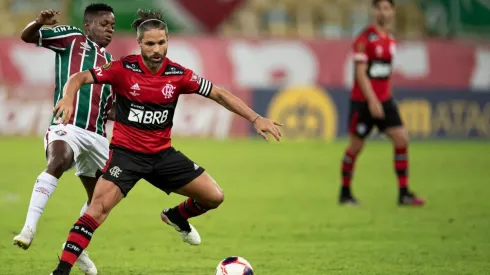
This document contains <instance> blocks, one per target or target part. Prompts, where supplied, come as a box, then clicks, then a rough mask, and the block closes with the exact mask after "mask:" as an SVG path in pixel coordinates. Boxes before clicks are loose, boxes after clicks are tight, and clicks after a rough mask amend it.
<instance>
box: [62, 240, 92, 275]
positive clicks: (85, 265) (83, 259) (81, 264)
mask: <svg viewBox="0 0 490 275" xmlns="http://www.w3.org/2000/svg"><path fill="white" fill-rule="evenodd" d="M65 244H66V243H64V244H63V247H62V249H65ZM76 263H77V265H78V268H80V270H81V271H82V272H83V273H85V275H97V268H96V267H95V264H94V262H92V260H90V258H89V256H88V252H87V251H85V250H84V251H82V254H80V256H79V257H78V259H77V262H76Z"/></svg>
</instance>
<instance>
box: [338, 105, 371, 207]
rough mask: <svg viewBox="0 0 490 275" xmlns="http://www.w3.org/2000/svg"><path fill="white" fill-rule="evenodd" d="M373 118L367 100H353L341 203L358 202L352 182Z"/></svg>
mask: <svg viewBox="0 0 490 275" xmlns="http://www.w3.org/2000/svg"><path fill="white" fill-rule="evenodd" d="M373 121H374V120H373V118H372V117H371V114H370V112H369V108H368V106H367V103H366V102H356V101H351V104H350V114H349V144H348V145H347V148H346V150H345V153H344V156H343V158H342V165H341V177H342V185H341V189H340V196H339V203H340V204H354V205H355V204H357V203H358V202H357V199H356V198H355V197H354V196H353V194H352V191H351V182H352V177H353V175H354V167H355V163H356V159H357V157H358V155H359V154H360V153H361V151H362V149H363V148H364V143H365V139H366V137H367V136H368V135H369V133H370V132H371V129H372V127H373Z"/></svg>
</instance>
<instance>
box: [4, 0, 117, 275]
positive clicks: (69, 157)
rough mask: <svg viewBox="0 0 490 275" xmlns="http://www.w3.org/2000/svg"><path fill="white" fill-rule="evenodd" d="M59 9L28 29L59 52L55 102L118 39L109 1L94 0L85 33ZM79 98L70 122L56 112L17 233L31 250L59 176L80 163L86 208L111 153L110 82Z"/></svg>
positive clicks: (30, 37)
mask: <svg viewBox="0 0 490 275" xmlns="http://www.w3.org/2000/svg"><path fill="white" fill-rule="evenodd" d="M57 14H59V12H58V11H55V10H44V11H41V13H40V14H39V17H38V18H37V19H36V21H34V22H32V23H30V24H29V25H28V26H27V27H26V28H25V29H24V31H23V33H22V40H24V41H25V42H27V43H35V44H37V45H38V46H42V47H44V48H47V49H50V50H52V51H54V52H55V53H56V59H55V62H56V71H55V73H56V78H55V79H56V82H55V84H56V87H55V91H54V105H56V104H57V103H58V102H59V101H60V100H61V99H62V98H63V93H62V89H63V86H64V85H65V83H66V81H67V80H68V77H69V76H70V75H72V74H75V73H78V72H81V71H85V70H88V69H90V68H93V67H96V66H101V65H103V64H106V63H108V62H110V61H111V60H112V57H111V55H110V54H109V53H107V52H106V50H105V47H107V45H109V43H110V42H111V40H112V34H113V32H114V14H113V10H112V8H111V7H110V6H108V5H106V4H91V5H89V6H87V7H86V9H85V13H84V29H85V34H84V33H83V32H82V31H81V30H80V29H78V28H76V27H73V26H65V25H60V26H56V27H52V28H43V26H44V25H54V24H56V23H58V21H57V19H56V15H57ZM81 91H82V92H81V93H80V94H79V96H78V97H77V98H76V100H75V101H73V108H74V110H75V111H74V112H72V113H71V114H72V115H71V116H70V117H69V118H67V119H68V120H69V121H68V123H67V125H61V124H58V123H57V121H56V120H55V118H54V116H53V118H52V120H51V124H50V126H49V128H48V130H47V132H46V136H45V140H44V148H45V151H46V160H47V167H46V169H45V170H44V172H42V173H41V174H40V175H39V177H38V178H37V179H36V183H35V185H34V190H33V191H32V195H31V200H30V203H29V208H28V212H27V218H26V221H25V225H24V228H23V229H22V231H21V233H20V234H19V235H17V236H15V237H14V244H16V245H18V246H20V247H22V248H23V249H28V248H29V246H30V245H31V243H32V240H33V238H34V235H35V234H36V228H37V224H38V221H39V219H40V217H41V215H42V213H43V211H44V208H45V206H46V205H47V203H48V200H49V198H50V197H51V195H52V194H53V192H54V191H55V189H56V187H57V185H58V179H59V178H60V177H61V176H62V175H63V173H64V172H65V171H68V170H70V169H71V168H73V167H74V166H75V165H76V167H77V172H76V175H77V176H78V177H79V178H80V180H81V181H82V183H83V185H84V187H85V189H86V191H87V197H88V201H87V203H86V204H85V205H84V206H83V208H82V210H81V215H82V214H83V213H84V212H85V210H86V208H87V204H90V201H91V198H92V194H93V191H94V188H95V183H96V182H97V181H96V179H95V174H96V171H97V169H101V168H102V167H103V166H104V164H105V162H106V160H107V158H108V155H109V142H108V141H107V139H106V135H105V123H106V120H107V116H108V112H109V110H110V109H111V106H112V103H113V99H112V94H111V88H110V86H109V85H105V84H94V85H87V86H84V87H82V88H81ZM77 263H78V264H79V267H80V268H81V269H82V271H84V272H85V273H86V274H89V275H95V274H97V269H96V268H95V265H94V264H93V262H92V261H91V260H90V259H89V257H88V255H87V253H85V252H84V253H82V254H81V256H80V258H79V260H78V261H77Z"/></svg>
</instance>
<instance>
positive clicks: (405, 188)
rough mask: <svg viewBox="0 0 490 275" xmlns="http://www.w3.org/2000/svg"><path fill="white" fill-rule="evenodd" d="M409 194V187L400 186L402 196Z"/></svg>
mask: <svg viewBox="0 0 490 275" xmlns="http://www.w3.org/2000/svg"><path fill="white" fill-rule="evenodd" d="M405 195H408V189H407V187H406V186H405V187H400V196H405Z"/></svg>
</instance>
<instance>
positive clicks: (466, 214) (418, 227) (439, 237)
mask: <svg viewBox="0 0 490 275" xmlns="http://www.w3.org/2000/svg"><path fill="white" fill-rule="evenodd" d="M92 2H104V3H107V4H110V5H112V6H113V8H114V9H115V15H116V22H117V23H116V34H115V39H114V40H113V42H112V44H111V45H110V46H109V47H108V51H109V52H110V53H112V54H113V55H114V57H115V58H119V57H121V56H123V55H127V54H130V53H138V52H139V48H138V45H137V44H136V42H135V35H134V33H133V32H132V30H131V29H130V23H131V22H132V20H133V19H134V16H135V11H136V10H137V9H138V8H160V9H163V10H166V13H165V15H166V19H167V20H168V23H169V26H170V31H171V40H170V49H169V57H170V58H171V59H173V60H175V61H177V62H179V63H181V64H182V65H184V66H187V67H190V68H193V69H194V70H195V71H196V72H198V73H199V74H200V75H202V76H204V77H206V78H208V79H210V80H212V81H213V82H215V83H216V84H218V85H222V86H224V87H226V88H228V89H229V90H230V91H232V92H234V93H235V94H237V95H238V96H240V97H241V98H242V99H243V100H244V101H246V102H247V103H248V104H249V105H250V106H252V107H253V108H254V109H255V110H257V111H258V112H259V113H261V114H262V115H267V116H269V117H271V118H273V119H276V120H279V121H281V122H283V123H285V128H284V132H285V139H284V142H283V143H281V144H278V145H275V144H274V145H272V144H267V143H264V142H262V141H259V140H256V139H255V138H254V137H255V134H254V131H253V128H251V127H250V125H249V124H248V123H247V122H245V121H244V120H242V119H240V118H237V117H236V116H233V115H231V114H230V113H229V112H228V111H226V110H225V109H223V108H221V107H219V106H218V105H217V104H215V103H213V102H211V101H208V100H205V99H203V98H199V97H196V96H186V97H181V99H180V100H179V104H180V105H179V107H178V113H177V115H176V117H175V119H174V131H173V133H174V135H175V139H174V140H175V144H176V146H177V147H179V148H180V149H182V150H183V151H185V152H186V154H188V155H189V156H191V158H193V159H195V160H196V161H197V162H198V163H200V164H202V165H203V166H204V167H206V168H207V169H208V170H209V171H210V173H211V174H212V175H213V176H214V177H215V178H216V179H217V181H218V182H219V183H220V185H221V186H222V187H223V188H224V189H225V193H226V194H227V200H226V202H225V204H224V205H223V207H222V208H221V209H218V210H217V211H213V212H212V213H209V215H207V216H206V217H203V218H198V219H196V221H195V224H196V225H197V226H198V228H199V229H200V231H201V234H202V236H203V239H204V243H203V245H202V246H201V247H199V248H196V249H190V248H188V247H186V246H183V244H181V242H180V240H178V239H177V238H176V236H175V235H173V234H175V233H174V232H172V231H171V230H169V229H168V228H162V225H161V224H160V222H159V221H158V211H160V210H161V208H163V207H164V206H171V205H172V204H173V203H174V202H178V201H179V200H181V198H179V197H177V196H171V197H170V198H166V196H164V195H163V194H156V192H154V191H155V190H154V189H153V188H152V187H150V186H147V185H144V184H140V185H138V187H137V188H136V189H135V190H134V191H132V192H133V193H132V194H131V197H130V199H129V200H127V201H125V202H124V203H123V204H122V205H121V207H120V208H119V209H118V210H117V211H115V212H114V213H113V214H111V215H112V216H111V218H110V219H109V220H108V222H107V224H105V225H104V227H103V228H101V230H100V232H98V233H97V236H98V237H95V240H96V241H95V242H94V243H93V244H91V247H90V249H89V251H91V252H92V255H94V256H93V257H94V261H96V263H97V264H98V266H99V269H101V270H103V271H104V272H103V274H124V275H125V274H213V268H214V265H215V264H217V263H218V261H219V260H220V259H221V258H224V257H225V256H229V255H233V254H239V255H240V256H243V257H245V258H247V259H248V260H250V261H251V263H252V264H253V265H254V267H255V268H256V269H257V271H258V274H296V275H297V274H300V272H307V273H308V274H323V275H329V274H427V275H428V274H430V275H434V274H441V275H442V274H444V275H447V274H458V275H461V274H471V275H475V274H489V272H490V264H489V262H488V259H490V243H489V239H488V230H489V229H490V215H489V212H488V209H490V202H489V201H488V199H487V198H488V194H490V184H489V183H490V181H489V179H490V177H489V174H488V164H490V158H489V157H488V154H490V146H489V143H488V140H489V137H490V43H489V40H488V39H489V38H490V1H489V0H419V1H416V0H405V1H403V0H398V1H396V2H397V15H398V16H397V20H396V37H397V39H398V40H399V45H398V48H397V57H396V59H395V68H394V75H393V83H394V87H395V89H394V91H395V98H396V99H397V100H398V102H399V105H400V110H401V113H402V115H403V119H404V121H405V123H406V126H407V128H408V130H409V134H410V137H411V139H412V140H414V141H415V142H414V143H413V144H412V145H411V155H410V157H411V161H412V163H411V175H412V176H411V182H412V183H413V188H414V189H415V190H416V191H417V192H420V194H421V195H422V196H423V197H425V198H427V199H428V202H429V204H428V205H427V206H426V207H424V208H423V209H400V208H396V206H395V197H396V184H395V177H394V174H393V173H392V163H391V146H390V144H389V143H388V142H387V141H385V140H384V139H383V138H378V135H377V133H373V138H375V139H378V140H377V141H373V142H372V143H371V145H369V146H368V148H367V149H366V152H364V153H363V156H362V158H361V159H360V161H359V163H358V170H357V171H356V177H355V179H354V190H355V192H356V193H358V196H359V197H360V199H361V201H362V202H363V205H362V207H360V208H358V209H351V208H341V207H338V206H336V200H337V194H338V186H339V181H340V171H339V169H340V158H341V157H342V152H343V150H344V146H345V137H346V121H347V112H348V96H349V93H348V92H349V89H350V87H351V85H352V62H351V59H350V49H351V42H352V38H353V37H354V36H355V35H356V34H357V33H358V32H359V31H360V30H361V29H362V28H364V27H365V26H366V25H367V24H369V22H370V21H369V20H370V16H369V12H370V2H371V1H368V0H301V1H298V0H199V1H198V0H180V1H179V0H153V1H150V0H107V1H88V0H86V1H85V0H71V1H70V0H43V1H37V0H0V18H2V23H1V24H0V35H1V36H0V60H1V62H0V118H1V119H0V152H1V154H2V157H1V159H0V171H1V172H2V175H3V177H1V178H0V214H1V215H0V217H1V218H2V219H1V221H2V222H0V237H1V240H0V274H7V275H9V274H34V272H36V274H48V273H49V271H50V270H51V268H52V267H54V263H55V261H56V254H55V253H57V252H59V246H60V244H61V241H62V240H63V238H64V237H65V235H66V233H67V231H68V229H69V226H70V225H71V223H72V222H73V221H74V220H75V218H76V213H78V209H79V208H80V206H81V205H82V203H83V201H84V199H85V198H84V192H83V190H82V188H81V187H80V185H79V183H78V182H77V179H76V178H75V177H74V176H73V175H72V173H71V172H70V173H67V174H66V175H65V176H64V178H63V180H62V182H63V183H60V187H59V188H58V191H56V192H57V193H58V194H57V195H55V196H54V197H53V199H52V200H51V201H50V205H48V208H47V210H46V212H45V216H44V217H43V219H42V221H41V223H40V226H39V233H38V237H37V239H36V241H35V243H34V245H33V247H32V248H31V249H30V250H29V252H28V253H24V251H18V250H14V249H13V247H12V246H11V244H10V242H11V238H12V237H13V235H14V233H17V230H20V229H21V227H22V223H23V221H24V215H25V211H26V208H27V205H28V201H29V196H30V193H31V188H32V184H33V180H34V179H35V178H36V177H37V175H38V174H39V172H40V171H41V170H42V169H43V167H44V158H43V149H42V148H43V147H42V146H43V142H42V136H43V135H44V134H45V130H46V127H47V125H48V122H49V120H50V116H51V109H52V91H53V88H54V73H53V72H54V66H55V64H54V53H52V52H50V51H49V50H46V49H41V48H37V47H36V46H34V45H28V44H25V43H23V42H22V41H21V40H20V33H21V31H22V29H23V28H24V27H25V25H26V24H27V23H28V22H31V21H32V20H34V19H35V18H36V16H37V14H38V12H39V11H40V10H42V9H48V8H53V9H59V10H60V11H61V15H60V21H61V23H62V24H73V25H76V26H79V27H81V25H82V16H83V9H84V7H85V6H86V5H87V4H89V3H92ZM109 127H110V125H109ZM109 132H110V131H109ZM268 145H270V146H268ZM258 175H259V176H258ZM65 182H68V183H65ZM128 221H130V222H128ZM141 232H143V233H141ZM230 235H231V237H230ZM114 242H115V243H114ZM114 247H116V248H114ZM135 251H136V252H138V253H135ZM191 257H192V259H193V260H192V261H188V260H182V259H188V258H191ZM76 272H77V271H75V272H74V273H76ZM111 272H113V273H111ZM76 274H79V273H76Z"/></svg>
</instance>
